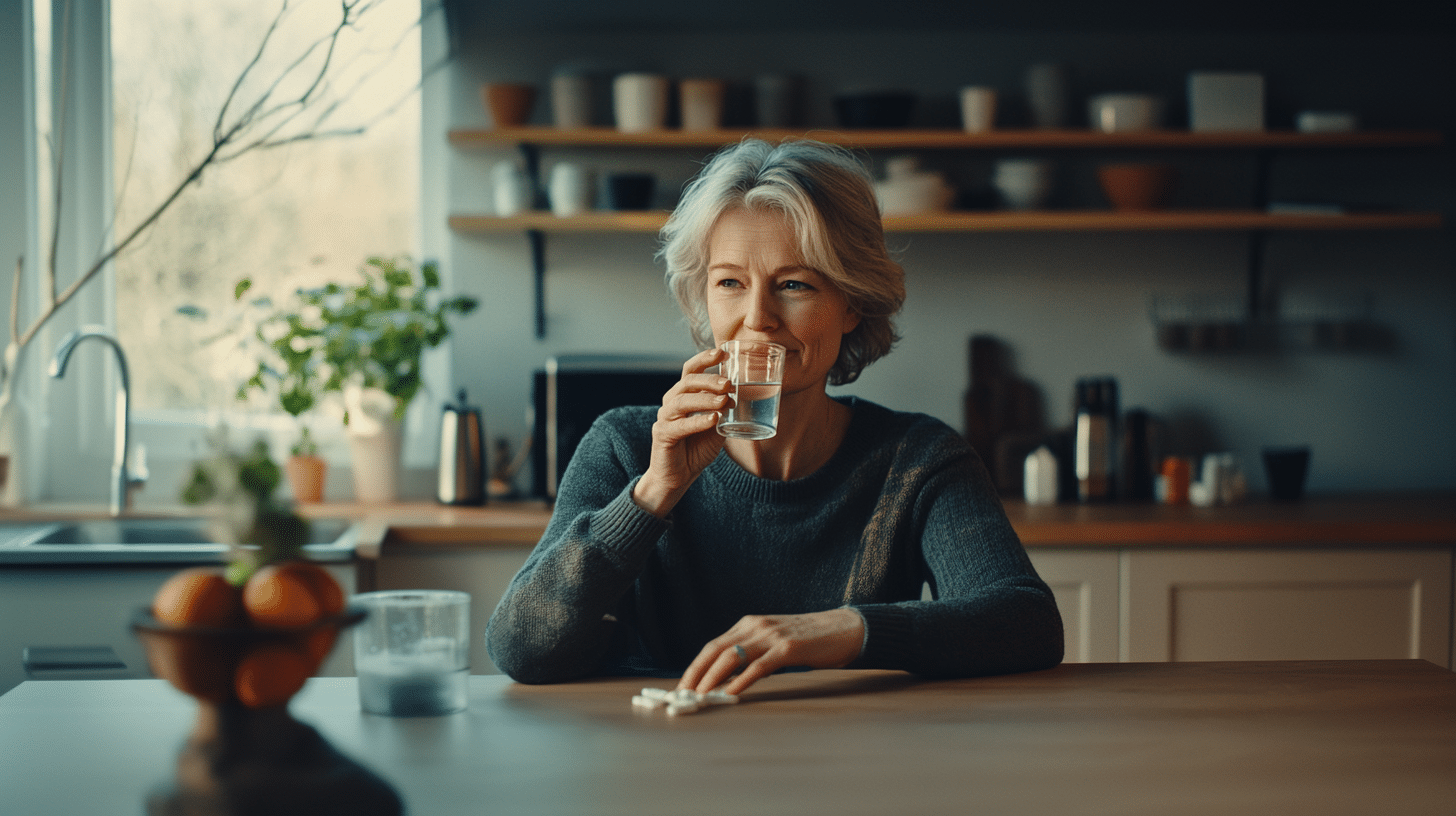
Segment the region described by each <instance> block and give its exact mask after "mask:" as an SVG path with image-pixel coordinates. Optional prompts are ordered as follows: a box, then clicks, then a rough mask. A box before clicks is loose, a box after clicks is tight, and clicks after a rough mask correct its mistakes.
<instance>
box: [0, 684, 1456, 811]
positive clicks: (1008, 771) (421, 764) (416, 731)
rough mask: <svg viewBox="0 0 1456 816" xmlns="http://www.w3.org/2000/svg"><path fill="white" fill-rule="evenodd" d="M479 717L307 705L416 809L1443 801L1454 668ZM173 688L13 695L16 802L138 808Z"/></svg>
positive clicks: (496, 712)
mask: <svg viewBox="0 0 1456 816" xmlns="http://www.w3.org/2000/svg"><path fill="white" fill-rule="evenodd" d="M470 681H471V689H470V690H471V698H470V708H469V710H468V711H466V712H464V713H461V714H457V715H452V716H448V717H438V718H424V719H390V718H385V717H376V716H371V715H365V714H361V713H360V712H359V709H358V701H357V696H356V686H355V681H354V680H353V679H352V678H316V679H314V680H311V681H310V682H309V685H308V687H307V688H306V689H305V690H304V691H303V692H302V693H301V694H300V695H299V697H298V698H296V699H295V700H294V702H293V711H294V713H295V715H296V716H297V717H298V718H299V719H301V720H303V721H305V722H309V723H312V724H314V725H315V726H317V727H318V728H319V730H320V731H321V732H323V734H324V735H325V736H326V737H327V738H328V739H329V740H330V741H331V742H332V743H333V744H334V745H335V746H336V747H337V748H339V749H340V750H341V751H343V752H344V753H345V754H347V755H349V756H352V757H354V758H355V759H357V760H359V761H360V762H362V763H364V764H365V765H367V766H369V767H370V768H372V769H373V770H374V771H376V772H377V773H379V774H380V775H381V776H383V777H385V778H386V779H388V780H389V781H390V782H391V783H392V784H393V785H394V786H395V787H396V788H397V789H398V790H399V792H400V794H401V795H402V797H403V799H404V801H405V803H406V806H407V808H408V812H409V813H411V814H419V815H420V816H441V815H447V816H448V814H456V813H459V814H467V813H468V814H477V813H483V812H494V813H510V814H513V815H516V814H537V813H539V814H557V815H565V816H569V815H570V814H669V813H670V814H674V815H675V816H677V815H678V814H683V813H691V814H707V815H708V816H711V814H734V815H735V816H740V815H741V814H834V816H852V815H853V814H875V816H883V814H937V815H941V814H948V813H988V814H1023V813H1024V814H1077V813H1108V814H1155V813H1156V814H1160V815H1161V814H1169V813H1177V814H1215V813H1216V814H1279V816H1298V815H1299V814H1319V816H1329V815H1330V814H1360V816H1367V815H1368V814H1374V813H1391V814H1442V816H1449V814H1450V813H1451V812H1452V807H1453V803H1456V771H1453V769H1456V674H1453V673H1451V672H1449V671H1446V670H1445V669H1441V668H1439V667H1436V666H1434V665H1432V664H1430V663H1426V662H1423V661H1417V660H1405V661H1350V662H1282V663H1145V664H1076V665H1073V664H1068V665H1063V666H1059V667H1057V668H1055V669H1052V670H1049V671H1044V672H1034V673H1030V674H1023V675H1013V676H1007V677H996V678H983V679H968V680H955V681H922V680H918V679H916V678H913V677H911V676H908V675H905V674H901V673H896V672H850V671H820V672H808V673H802V674H784V675H777V676H775V677H771V678H768V679H767V680H765V681H764V682H762V683H761V684H759V685H758V686H756V687H755V688H754V689H752V690H750V692H749V693H747V694H745V695H744V698H743V702H742V703H740V704H739V705H736V706H726V707H722V708H715V709H709V710H707V711H705V712H703V713H700V714H696V715H690V716H682V717H676V718H670V717H667V716H665V715H664V714H663V713H662V712H661V711H657V712H643V711H640V710H637V709H634V708H633V707H632V706H631V704H630V698H631V696H632V694H633V693H635V692H636V691H637V690H638V689H640V688H641V687H643V686H644V685H652V686H661V687H668V686H670V684H671V681H670V680H645V681H644V680H641V679H636V680H633V679H620V678H613V679H602V680H595V681H589V682H583V683H573V684H564V685H558V686H536V687H529V686H521V685H516V684H514V683H511V682H510V681H509V680H508V679H506V678H504V677H500V676H476V677H472V678H470ZM194 710H195V709H194V707H193V705H192V703H191V701H189V700H188V699H187V698H185V697H182V696H181V695H180V694H178V693H176V692H174V691H172V689H171V688H170V687H168V686H166V685H165V684H163V683H162V682H161V681H154V680H113V681H50V682H28V683H25V684H22V685H21V686H19V687H18V688H16V689H14V690H13V691H11V692H10V693H8V694H6V695H5V696H3V697H0V791H3V797H4V798H3V802H4V810H5V812H6V813H15V814H22V815H23V816H30V814H40V813H58V814H59V813H64V814H68V815H69V816H88V814H108V815H109V814H117V813H136V812H140V803H141V801H142V798H143V796H144V795H145V791H146V790H147V789H148V788H150V787H151V786H152V785H154V784H155V783H157V782H160V781H162V780H163V779H165V778H166V777H167V776H168V774H169V773H170V771H171V765H172V762H173V758H174V756H175V752H176V750H177V747H178V746H179V745H180V742H181V739H182V737H183V735H184V734H185V733H186V731H187V729H188V727H189V725H190V722H191V720H192V718H193V713H194Z"/></svg>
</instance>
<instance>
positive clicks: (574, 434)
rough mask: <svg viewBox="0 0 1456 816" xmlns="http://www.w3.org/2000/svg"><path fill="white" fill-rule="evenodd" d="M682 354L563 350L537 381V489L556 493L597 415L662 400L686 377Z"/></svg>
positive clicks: (533, 485)
mask: <svg viewBox="0 0 1456 816" xmlns="http://www.w3.org/2000/svg"><path fill="white" fill-rule="evenodd" d="M685 359H687V356H686V355H685V356H684V357H681V358H676V357H674V358H668V357H652V356H606V355H589V354H578V355H562V356H559V357H552V358H551V359H549V360H547V361H546V368H545V369H544V370H538V371H536V372H535V374H534V377H533V381H532V384H531V394H532V412H533V422H532V423H531V424H532V431H531V471H532V478H531V494H532V495H534V496H537V497H541V498H546V499H554V498H556V487H557V485H559V484H560V483H561V477H562V475H563V474H565V473H566V465H567V463H569V462H570V461H571V455H572V454H573V453H575V452H576V448H577V446H578V445H580V444H581V439H582V437H583V436H585V435H586V432H587V429H589V428H590V427H591V424H592V422H593V421H594V420H596V418H597V417H599V416H601V415H602V414H604V413H606V412H607V411H610V410H611V409H613V408H618V407H621V406H624V405H661V404H662V395H663V394H666V393H667V390H668V389H669V388H672V387H673V385H675V384H676V383H677V381H678V380H679V379H681V377H682V365H683V360H685Z"/></svg>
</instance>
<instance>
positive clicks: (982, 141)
mask: <svg viewBox="0 0 1456 816" xmlns="http://www.w3.org/2000/svg"><path fill="white" fill-rule="evenodd" d="M749 136H756V137H759V138H762V139H764V140H766V141H771V142H777V141H780V140H782V139H785V138H793V137H801V138H811V139H816V140H819V141H823V142H829V143H832V144H839V145H844V146H846V147H851V148H856V149H864V150H873V149H882V150H893V149H944V150H1052V151H1055V150H1109V149H1127V150H1222V151H1249V152H1252V153H1253V154H1254V156H1255V157H1256V167H1255V188H1256V195H1255V200H1254V202H1253V206H1252V207H1250V208H1248V209H1224V210H1157V211H1150V212H1115V211H1112V210H1033V211H1004V210H1003V211H994V212H989V211H980V212H966V211H957V212H945V213H934V214H927V215H916V216H900V217H889V218H886V219H885V222H884V223H885V230H886V231H887V232H899V233H904V232H920V233H932V232H941V233H962V232H1159V231H1162V232H1175V231H1181V232H1196V231H1217V230H1226V231H1244V232H1247V233H1248V234H1249V236H1250V247H1249V270H1248V279H1249V285H1248V290H1249V303H1248V307H1249V313H1250V314H1251V315H1254V316H1262V310H1263V305H1262V301H1261V292H1262V288H1263V284H1262V263H1263V257H1262V256H1263V245H1264V237H1265V236H1266V234H1268V233H1270V232H1278V231H1300V230H1310V231H1348V230H1404V229H1439V228H1440V227H1441V226H1442V216H1441V213H1438V212H1386V211H1379V212H1359V211H1356V212H1349V213H1339V214H1307V213H1289V212H1269V211H1267V210H1265V205H1266V204H1267V203H1268V195H1267V194H1268V179H1269V165H1270V162H1271V160H1272V157H1273V156H1274V155H1275V154H1277V153H1279V152H1281V151H1285V150H1304V149H1316V150H1318V149H1362V150H1364V149H1378V148H1394V149H1409V148H1422V147H1439V146H1441V144H1442V143H1443V136H1442V134H1441V133H1440V132H1439V131H1434V130H1396V131H1356V132H1352V133H1298V132H1295V131H1253V132H1222V133H1207V132H1199V133H1194V132H1190V131H1182V130H1151V131H1139V132H1130V133H1101V132H1098V131H1093V130H1072V129H1061V130H1030V129H1021V130H993V131H990V132H986V133H966V132H964V131H960V130H954V129H949V128H942V129H937V130H927V129H897V130H850V129H833V128H810V129H793V130H789V129H759V130H748V129H737V130H712V131H683V130H659V131H652V132H647V133H623V132H621V131H619V130H616V129H615V128H610V127H589V128H555V127H542V126H526V127H512V128H499V129H472V128H465V129H455V130H451V131H450V132H449V134H448V138H449V141H450V144H451V145H452V146H454V147H456V148H460V149H484V148H510V149H515V150H519V151H520V152H521V153H522V154H523V156H524V158H525V161H526V168H527V173H528V175H530V176H531V177H532V178H539V171H540V151H541V148H543V147H578V148H643V149H654V148H655V149H664V148H682V149H689V150H692V151H694V152H695V153H697V154H699V155H701V154H702V153H703V152H704V151H705V150H713V149H717V148H720V147H723V146H724V145H729V144H733V143H736V142H739V141H741V140H742V139H744V138H746V137H749ZM667 217H668V214H667V213H665V212H657V211H648V212H602V211H598V212H591V213H584V214H582V215H579V216H574V217H571V218H557V217H555V216H553V215H552V214H551V213H549V212H539V211H536V212H526V213H522V214H520V215H514V216H510V217H495V216H489V215H473V214H461V215H452V216H450V228H451V229H452V230H454V231H456V232H460V233H466V234H497V233H512V232H515V233H524V234H525V235H526V236H527V238H528V240H529V241H530V244H531V255H532V269H533V272H534V279H535V311H536V336H537V337H538V338H541V337H545V336H546V307H545V282H544V281H545V272H546V254H545V253H546V249H545V247H546V236H547V235H549V234H567V233H656V232H657V231H658V230H660V229H661V228H662V225H663V224H664V223H665V222H666V221H667Z"/></svg>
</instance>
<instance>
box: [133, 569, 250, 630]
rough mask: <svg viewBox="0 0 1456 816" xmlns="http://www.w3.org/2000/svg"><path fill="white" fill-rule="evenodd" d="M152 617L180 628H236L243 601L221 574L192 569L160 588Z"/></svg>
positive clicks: (173, 577) (177, 575) (154, 600)
mask: <svg viewBox="0 0 1456 816" xmlns="http://www.w3.org/2000/svg"><path fill="white" fill-rule="evenodd" d="M152 615H153V616H154V617H156V619H157V620H159V621H161V622H163V623H171V624H176V625H179V626H210V627H217V628H223V627H228V626H236V625H238V624H239V623H242V621H243V600H242V596H241V595H240V594H239V593H238V590H237V588H236V587H234V586H233V585H232V584H229V583H228V582H227V579H226V578H224V577H223V572H222V570H220V569H213V568H210V567H193V568H191V569H185V570H182V571H181V572H179V573H177V574H176V575H173V576H172V577H171V578H168V579H167V581H166V582H165V583H163V584H162V586H161V588H159V589H158V590H157V594H156V596H154V597H153V598H152Z"/></svg>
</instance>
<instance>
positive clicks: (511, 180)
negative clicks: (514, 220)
mask: <svg viewBox="0 0 1456 816" xmlns="http://www.w3.org/2000/svg"><path fill="white" fill-rule="evenodd" d="M490 182H491V192H492V195H493V198H494V200H495V214H496V215H499V216H501V217H503V218H504V217H509V216H512V215H516V214H517V213H520V212H522V211H523V210H527V209H529V208H530V207H531V182H530V180H528V179H527V178H526V173H525V171H523V170H521V168H520V167H518V166H517V165H516V163H515V162H509V161H503V162H499V163H497V164H496V166H495V167H493V168H491V171H490Z"/></svg>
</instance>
